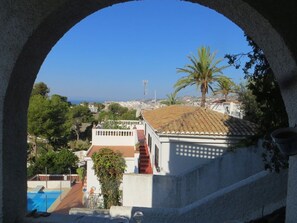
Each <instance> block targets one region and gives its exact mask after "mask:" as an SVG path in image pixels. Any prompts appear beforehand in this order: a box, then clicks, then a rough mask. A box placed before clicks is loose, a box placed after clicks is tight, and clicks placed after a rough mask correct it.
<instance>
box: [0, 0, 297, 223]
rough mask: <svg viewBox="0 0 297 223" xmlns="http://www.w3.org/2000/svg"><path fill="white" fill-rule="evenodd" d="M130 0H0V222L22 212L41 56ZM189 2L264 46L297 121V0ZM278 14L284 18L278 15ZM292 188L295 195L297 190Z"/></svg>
mask: <svg viewBox="0 0 297 223" xmlns="http://www.w3.org/2000/svg"><path fill="white" fill-rule="evenodd" d="M127 1H128V0H110V1H108V0H103V1H102V0H45V1H42V2H41V1H38V0H21V1H17V2H13V1H10V0H0V4H1V9H0V18H1V20H0V28H1V29H0V30H1V35H0V58H1V59H0V80H1V82H0V86H1V88H0V171H1V175H0V189H1V191H0V207H1V209H0V216H1V217H0V219H1V220H0V222H15V221H20V219H21V218H22V217H23V216H24V212H25V206H26V151H25V149H24V148H26V122H27V108H28V101H29V95H30V92H31V89H32V86H33V83H34V80H35V78H36V75H37V72H38V70H39V68H40V66H41V64H42V62H43V60H44V59H45V57H46V55H47V54H48V52H49V51H50V49H51V48H52V47H53V46H54V45H55V43H56V42H57V41H58V40H59V39H60V38H61V37H62V36H63V35H64V33H66V32H67V31H68V30H69V29H70V28H71V27H72V26H74V25H75V24H76V23H78V22H79V21H80V20H81V19H83V18H85V17H86V16H88V15H90V14H91V13H93V12H95V11H97V10H100V9H102V8H105V7H108V6H111V5H113V4H116V3H122V2H127ZM191 2H193V3H200V4H202V5H205V6H207V7H210V8H212V9H214V10H216V11H218V12H219V13H221V14H223V15H225V16H226V17H228V18H229V19H230V20H232V21H233V22H235V23H236V24H238V25H239V26H240V27H241V28H242V29H243V30H245V32H246V33H247V34H248V35H249V36H251V37H252V38H253V39H254V40H255V42H257V44H258V45H259V46H260V47H261V48H262V49H263V50H264V52H265V54H266V56H267V58H268V60H269V62H270V64H271V66H272V68H273V70H274V72H275V73H276V75H277V79H278V80H279V81H280V83H281V84H282V85H281V86H282V94H283V97H284V101H285V104H286V109H287V111H288V115H289V119H290V123H291V124H293V123H296V122H297V117H295V114H296V109H295V107H294V106H295V100H294V98H295V96H297V88H295V85H296V84H295V83H296V82H293V81H287V80H295V76H296V74H297V68H296V57H297V50H296V49H297V47H296V43H295V42H294V39H296V36H295V34H294V32H290V30H294V29H295V27H296V25H295V24H296V23H297V16H295V15H294V13H295V11H296V9H297V5H296V4H295V3H293V0H292V1H289V2H288V1H287V2H285V3H284V2H283V3H282V4H280V3H275V2H273V3H271V2H269V1H268V0H265V1H261V2H260V3H259V1H257V3H255V2H254V1H252V0H221V1H217V0H192V1H191ZM268 6H269V7H268ZM279 9H282V10H279ZM275 15H278V16H283V17H279V18H276V19H275V18H274V16H275ZM288 21H291V23H289V24H288ZM287 29H289V31H288V30H287ZM288 83H289V84H288ZM291 83H293V84H291ZM292 162H293V161H292ZM294 162H297V160H296V161H294ZM293 178H294V177H293ZM292 191H293V192H294V193H296V194H297V190H296V191H294V190H292ZM296 203H297V202H296ZM288 222H289V221H288Z"/></svg>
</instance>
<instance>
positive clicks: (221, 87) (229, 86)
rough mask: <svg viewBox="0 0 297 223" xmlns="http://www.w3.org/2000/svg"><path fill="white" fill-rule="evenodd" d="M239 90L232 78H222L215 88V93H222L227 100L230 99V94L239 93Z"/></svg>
mask: <svg viewBox="0 0 297 223" xmlns="http://www.w3.org/2000/svg"><path fill="white" fill-rule="evenodd" d="M238 90H239V88H238V86H237V85H236V84H235V83H234V82H233V81H232V80H231V79H227V78H226V79H220V80H219V81H218V87H217V88H216V89H214V91H213V93H214V95H216V94H222V95H223V96H224V97H225V100H226V101H227V99H228V94H230V93H237V92H238Z"/></svg>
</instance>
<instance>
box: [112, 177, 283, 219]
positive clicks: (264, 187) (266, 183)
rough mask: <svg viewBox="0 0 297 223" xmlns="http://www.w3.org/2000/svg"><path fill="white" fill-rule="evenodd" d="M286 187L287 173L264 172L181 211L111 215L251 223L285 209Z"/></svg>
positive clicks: (126, 210)
mask: <svg viewBox="0 0 297 223" xmlns="http://www.w3.org/2000/svg"><path fill="white" fill-rule="evenodd" d="M159 177H160V176H159ZM138 180H139V182H141V179H138ZM286 187H287V171H282V172H281V173H280V174H275V173H269V172H267V171H261V172H259V173H257V174H255V175H253V176H250V177H248V178H246V179H244V180H242V181H239V182H237V183H235V184H233V185H230V186H228V187H225V188H223V189H221V190H218V191H217V192H215V193H212V194H210V195H208V196H206V197H204V198H203V199H200V200H197V201H196V202H194V203H192V204H190V205H187V206H184V207H182V208H143V207H139V206H134V207H131V206H129V207H128V206H123V207H111V209H110V215H111V216H112V217H116V216H126V217H128V218H132V216H133V215H134V213H135V212H136V211H141V212H143V214H144V221H143V222H145V223H161V222H170V223H180V222H203V223H218V222H226V223H227V222H230V223H231V222H249V221H250V220H254V219H257V218H259V217H262V216H263V215H268V214H270V213H272V212H273V211H274V210H276V209H278V208H280V207H283V206H284V205H285V202H286V193H287V188H286ZM139 200H140V199H139Z"/></svg>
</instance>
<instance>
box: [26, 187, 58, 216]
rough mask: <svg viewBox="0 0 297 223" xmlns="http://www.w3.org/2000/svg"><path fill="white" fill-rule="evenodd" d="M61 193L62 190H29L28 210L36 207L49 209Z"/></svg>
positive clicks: (44, 209) (43, 209)
mask: <svg viewBox="0 0 297 223" xmlns="http://www.w3.org/2000/svg"><path fill="white" fill-rule="evenodd" d="M60 194H61V191H44V192H41V193H36V192H35V193H33V192H27V209H28V211H32V210H34V209H37V211H47V209H48V208H49V207H50V206H51V205H52V204H53V203H54V202H55V200H56V199H57V198H58V197H59V195H60Z"/></svg>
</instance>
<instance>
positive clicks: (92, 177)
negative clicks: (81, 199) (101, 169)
mask: <svg viewBox="0 0 297 223" xmlns="http://www.w3.org/2000/svg"><path fill="white" fill-rule="evenodd" d="M86 160H87V192H89V191H90V190H91V188H92V187H95V188H96V190H95V191H94V192H95V193H100V184H99V181H98V179H97V176H96V174H95V171H94V169H93V165H94V163H93V160H92V159H91V158H87V159H86Z"/></svg>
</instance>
